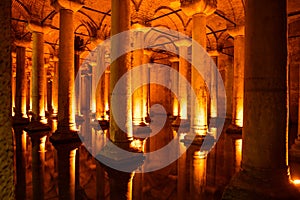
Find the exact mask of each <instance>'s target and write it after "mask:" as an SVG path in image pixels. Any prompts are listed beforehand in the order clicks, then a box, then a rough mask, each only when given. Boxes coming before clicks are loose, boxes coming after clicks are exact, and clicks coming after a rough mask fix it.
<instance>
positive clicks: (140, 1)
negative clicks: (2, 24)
mask: <svg viewBox="0 0 300 200" xmlns="http://www.w3.org/2000/svg"><path fill="white" fill-rule="evenodd" d="M51 1H53V0H13V5H12V29H13V33H14V37H15V39H16V40H28V41H30V40H31V34H30V32H29V31H28V30H27V28H26V25H27V22H29V21H31V20H34V21H39V22H40V23H42V24H50V25H51V27H52V28H51V30H50V32H49V33H48V34H46V36H45V43H46V44H48V46H49V48H48V49H49V53H50V54H51V53H52V54H55V52H56V51H57V48H58V35H59V34H58V33H59V14H58V13H57V12H56V11H55V9H54V7H52V6H51ZM80 1H81V3H83V4H84V6H83V7H82V8H81V9H80V10H79V11H78V12H77V13H76V14H75V24H74V26H75V33H76V35H77V36H79V37H81V38H82V39H83V41H84V45H85V48H86V49H85V50H87V51H89V50H91V48H93V47H94V46H95V45H96V44H97V43H99V42H100V41H103V40H105V39H107V38H108V37H110V20H111V0H80ZM179 2H180V0H131V21H132V23H135V22H140V23H144V24H147V25H149V26H151V27H166V28H170V29H172V30H176V31H180V32H182V33H185V34H187V35H191V27H192V23H191V18H190V17H188V16H186V15H185V13H184V12H183V11H181V10H180V7H178V3H179ZM299 10H300V3H299V1H298V0H289V4H288V12H290V13H292V12H299ZM244 11H245V3H244V0H219V1H218V2H217V11H216V12H215V13H214V14H212V15H210V16H209V17H208V19H207V40H208V48H210V49H216V48H220V47H224V44H225V46H226V43H227V42H228V40H230V39H231V40H232V38H230V36H229V35H228V33H227V32H226V28H227V26H228V25H234V24H243V23H244Z"/></svg>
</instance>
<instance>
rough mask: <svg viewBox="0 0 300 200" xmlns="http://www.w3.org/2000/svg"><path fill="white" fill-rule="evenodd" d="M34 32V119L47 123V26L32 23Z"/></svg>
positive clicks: (29, 25)
mask: <svg viewBox="0 0 300 200" xmlns="http://www.w3.org/2000/svg"><path fill="white" fill-rule="evenodd" d="M28 29H29V30H30V31H31V32H32V40H33V41H32V42H33V46H32V72H31V76H32V78H31V80H32V120H33V121H39V122H42V123H45V96H44V94H45V83H46V77H45V68H44V32H45V31H46V29H47V28H46V27H41V26H39V25H36V24H33V23H30V24H28Z"/></svg>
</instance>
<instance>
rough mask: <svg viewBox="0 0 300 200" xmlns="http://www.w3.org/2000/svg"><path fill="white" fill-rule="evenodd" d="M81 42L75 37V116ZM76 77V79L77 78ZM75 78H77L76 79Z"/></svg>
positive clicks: (78, 90)
mask: <svg viewBox="0 0 300 200" xmlns="http://www.w3.org/2000/svg"><path fill="white" fill-rule="evenodd" d="M81 42H82V39H80V37H79V36H76V37H75V55H74V56H75V60H74V68H75V69H74V80H75V115H76V116H79V115H80V84H81V75H80V72H81V70H80V54H81V48H80V47H81V45H80V44H81ZM77 76H78V77H77ZM76 77H77V78H76Z"/></svg>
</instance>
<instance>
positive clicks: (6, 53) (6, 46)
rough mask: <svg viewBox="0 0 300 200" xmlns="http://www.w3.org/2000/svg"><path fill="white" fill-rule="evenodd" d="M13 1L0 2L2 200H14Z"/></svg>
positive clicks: (0, 158)
mask: <svg viewBox="0 0 300 200" xmlns="http://www.w3.org/2000/svg"><path fill="white" fill-rule="evenodd" d="M11 6H12V1H11V0H5V1H1V2H0V9H1V12H0V35H1V37H0V63H1V64H0V74H1V76H0V91H1V98H0V101H1V102H0V113H1V116H0V133H1V134H0V146H1V148H0V160H1V162H0V177H1V181H0V188H1V191H0V199H14V198H15V197H14V170H13V169H14V159H13V152H14V149H13V141H12V139H13V137H12V121H11V108H12V90H11V88H12V87H11V77H12V62H11V61H12V58H11V42H12V38H13V37H12V31H11V10H12V9H11Z"/></svg>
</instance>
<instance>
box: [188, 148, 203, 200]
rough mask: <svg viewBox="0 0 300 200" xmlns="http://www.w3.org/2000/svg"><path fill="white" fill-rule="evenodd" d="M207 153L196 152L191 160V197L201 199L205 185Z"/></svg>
mask: <svg viewBox="0 0 300 200" xmlns="http://www.w3.org/2000/svg"><path fill="white" fill-rule="evenodd" d="M206 155H207V152H203V151H196V152H194V155H193V158H192V166H191V169H192V173H191V174H190V175H191V176H192V177H191V197H192V198H193V199H195V200H196V199H201V196H202V195H203V192H204V187H205V185H206V160H207V159H206V158H207V156H206Z"/></svg>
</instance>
